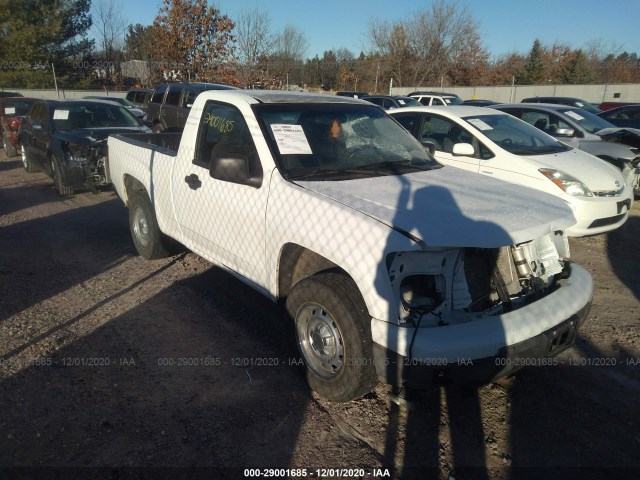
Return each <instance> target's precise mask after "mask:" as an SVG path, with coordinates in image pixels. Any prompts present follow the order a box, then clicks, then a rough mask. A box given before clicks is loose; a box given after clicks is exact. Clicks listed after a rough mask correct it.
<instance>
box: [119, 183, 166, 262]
mask: <svg viewBox="0 0 640 480" xmlns="http://www.w3.org/2000/svg"><path fill="white" fill-rule="evenodd" d="M129 229H130V230H131V237H132V238H133V244H134V245H135V247H136V250H137V251H138V253H139V254H140V256H141V257H143V258H146V259H147V260H155V259H158V258H165V257H168V256H169V255H170V252H171V250H172V241H171V238H169V237H167V236H166V235H165V234H164V233H162V232H161V231H160V227H158V220H157V219H156V214H155V211H154V210H153V205H151V200H149V196H148V195H147V193H146V192H145V191H144V190H135V191H133V192H131V195H130V196H129Z"/></svg>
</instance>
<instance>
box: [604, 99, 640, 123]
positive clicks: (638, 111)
mask: <svg viewBox="0 0 640 480" xmlns="http://www.w3.org/2000/svg"><path fill="white" fill-rule="evenodd" d="M598 116H599V117H600V118H604V119H605V120H606V121H608V122H609V123H612V124H613V125H615V126H616V127H629V128H638V129H640V104H633V105H623V106H621V107H616V108H611V109H609V110H605V111H604V112H600V113H598Z"/></svg>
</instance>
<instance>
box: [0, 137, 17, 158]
mask: <svg viewBox="0 0 640 480" xmlns="http://www.w3.org/2000/svg"><path fill="white" fill-rule="evenodd" d="M2 143H3V145H4V152H5V153H6V154H7V158H11V157H15V156H16V155H17V154H18V152H17V151H16V149H15V147H14V146H13V144H12V143H11V142H10V141H9V140H8V139H7V134H6V133H3V134H2Z"/></svg>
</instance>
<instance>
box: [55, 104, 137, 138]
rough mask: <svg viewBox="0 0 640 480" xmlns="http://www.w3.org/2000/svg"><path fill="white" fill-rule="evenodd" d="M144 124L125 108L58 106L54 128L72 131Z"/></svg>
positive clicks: (103, 105)
mask: <svg viewBox="0 0 640 480" xmlns="http://www.w3.org/2000/svg"><path fill="white" fill-rule="evenodd" d="M141 125H142V124H141V123H140V121H138V120H137V119H136V118H135V117H134V116H133V115H131V114H130V113H129V112H128V111H127V110H126V109H125V108H124V107H119V106H116V105H110V104H108V103H98V102H95V103H79V104H73V105H70V104H66V105H65V104H63V105H56V107H55V110H54V111H53V126H54V128H55V129H56V130H62V131H70V130H81V129H84V128H109V127H139V126H141Z"/></svg>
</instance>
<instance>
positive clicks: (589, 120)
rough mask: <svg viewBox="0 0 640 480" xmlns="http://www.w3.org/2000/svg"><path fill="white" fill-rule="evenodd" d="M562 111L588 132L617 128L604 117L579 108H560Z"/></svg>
mask: <svg viewBox="0 0 640 480" xmlns="http://www.w3.org/2000/svg"><path fill="white" fill-rule="evenodd" d="M562 113H563V114H564V115H566V116H567V117H569V118H570V119H571V120H573V121H574V122H576V123H577V124H578V125H580V126H581V127H582V128H584V129H585V130H586V131H587V132H589V133H597V132H599V131H600V130H602V129H603V128H617V127H616V126H615V125H614V124H613V123H611V122H609V121H607V120H605V119H604V118H602V117H599V116H597V115H594V114H593V113H589V112H587V111H585V110H581V109H579V108H572V109H567V110H562Z"/></svg>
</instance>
